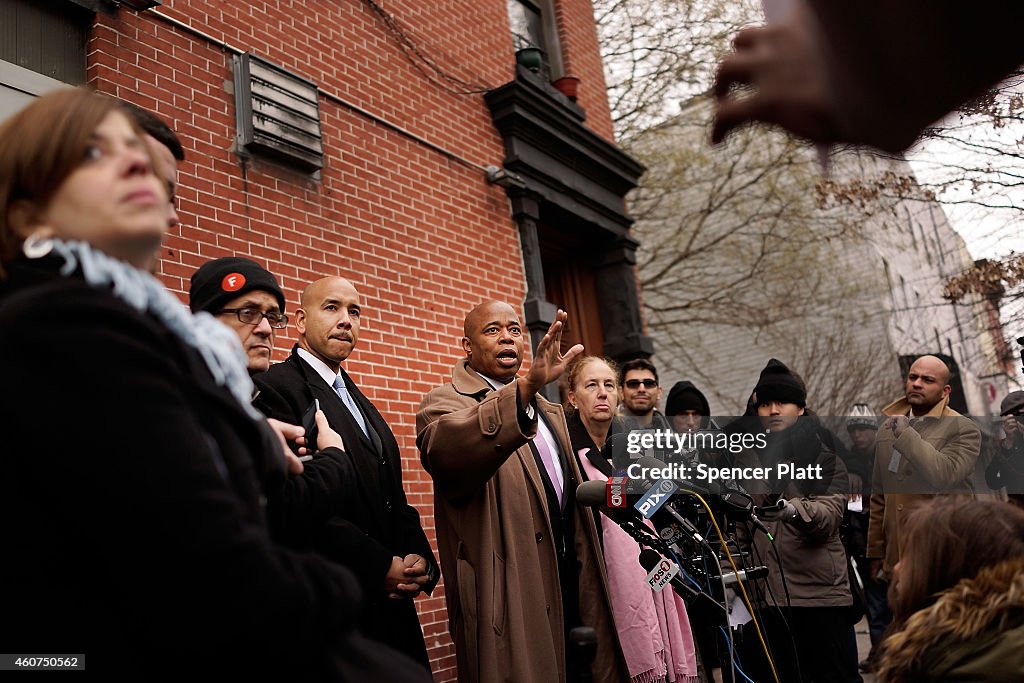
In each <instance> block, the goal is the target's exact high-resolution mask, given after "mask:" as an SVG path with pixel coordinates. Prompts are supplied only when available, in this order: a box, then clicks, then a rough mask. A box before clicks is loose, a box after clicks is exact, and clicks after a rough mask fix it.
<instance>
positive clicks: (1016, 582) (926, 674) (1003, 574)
mask: <svg viewBox="0 0 1024 683" xmlns="http://www.w3.org/2000/svg"><path fill="white" fill-rule="evenodd" d="M911 523H912V524H913V526H914V527H915V530H916V531H917V532H918V533H914V534H912V535H911V537H910V539H909V540H908V542H907V546H906V552H905V553H904V558H903V559H901V561H900V564H899V565H897V568H896V573H895V580H894V582H893V586H892V587H891V588H890V590H889V601H890V606H891V607H892V609H893V613H894V617H895V623H894V627H893V631H892V633H891V635H889V637H888V638H887V639H886V640H885V641H884V644H883V648H884V649H883V651H882V658H881V663H880V665H879V670H878V673H877V677H878V680H879V681H880V682H882V683H912V682H913V683H930V682H932V681H934V682H936V683H938V682H939V681H972V682H975V681H976V682H986V683H1011V682H1013V683H1019V681H1021V680H1024V511H1022V510H1020V509H1019V508H1016V507H1014V506H1012V505H1009V504H1007V503H994V502H987V501H965V500H964V499H962V498H961V499H939V500H937V501H936V502H935V503H932V504H930V505H928V506H927V507H925V508H922V509H921V510H920V511H919V512H916V513H915V514H914V517H913V518H912V521H911Z"/></svg>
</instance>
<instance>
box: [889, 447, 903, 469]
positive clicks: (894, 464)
mask: <svg viewBox="0 0 1024 683" xmlns="http://www.w3.org/2000/svg"><path fill="white" fill-rule="evenodd" d="M902 458H903V456H902V455H901V454H900V452H899V451H897V450H894V451H893V452H892V457H891V458H889V471H890V472H899V471H900V460H901V459H902Z"/></svg>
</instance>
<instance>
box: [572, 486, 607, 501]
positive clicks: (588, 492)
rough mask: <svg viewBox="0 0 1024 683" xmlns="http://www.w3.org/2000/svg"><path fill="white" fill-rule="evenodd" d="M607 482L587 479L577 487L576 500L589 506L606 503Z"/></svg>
mask: <svg viewBox="0 0 1024 683" xmlns="http://www.w3.org/2000/svg"><path fill="white" fill-rule="evenodd" d="M606 489H607V484H606V483H605V482H603V481H596V480H595V481H585V482H583V483H582V484H580V485H579V486H578V487H577V488H576V500H577V501H578V502H579V503H581V504H583V505H586V506H587V507H597V506H601V505H604V504H605V502H606V500H607V495H608V494H607V493H606Z"/></svg>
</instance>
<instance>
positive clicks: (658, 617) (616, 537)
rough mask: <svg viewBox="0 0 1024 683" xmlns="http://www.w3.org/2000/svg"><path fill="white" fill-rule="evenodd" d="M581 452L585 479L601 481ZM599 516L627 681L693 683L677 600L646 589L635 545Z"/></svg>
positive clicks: (691, 653)
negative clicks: (585, 474)
mask: <svg viewBox="0 0 1024 683" xmlns="http://www.w3.org/2000/svg"><path fill="white" fill-rule="evenodd" d="M587 450H588V449H585V448H584V449H581V450H580V453H579V456H580V457H579V461H580V463H582V465H583V469H584V470H585V471H586V473H587V478H588V479H592V480H596V481H607V480H608V477H606V476H605V475H604V474H602V473H601V472H600V471H599V470H598V469H597V468H596V467H594V466H593V465H592V464H591V463H590V461H589V460H588V459H587V457H586V456H585V455H584V454H585V453H586V451H587ZM601 516H602V517H603V519H602V522H601V536H602V540H603V541H604V560H605V565H606V566H607V567H608V589H609V592H610V593H611V600H612V613H613V614H614V615H615V625H616V627H617V629H618V632H619V643H620V644H621V645H622V654H623V655H624V656H625V658H626V666H627V667H628V668H629V676H630V681H631V683H659V682H660V681H667V682H668V683H673V682H677V683H697V681H698V678H697V656H696V652H695V649H694V645H693V634H692V633H691V632H690V622H689V619H688V618H687V616H686V605H685V604H684V603H683V600H682V598H680V597H679V596H678V595H676V592H675V591H674V590H672V587H671V586H668V587H666V588H665V589H664V590H663V591H661V592H660V593H656V592H654V591H653V590H651V587H650V586H649V585H648V584H647V578H646V577H647V571H646V570H645V569H644V568H643V567H641V566H640V563H639V562H638V561H637V557H639V555H640V546H638V545H637V543H636V541H634V540H633V538H632V537H631V536H630V535H629V534H627V533H626V532H625V531H623V530H622V529H620V528H619V525H618V524H616V523H615V522H613V521H612V520H610V519H609V518H607V517H605V516H604V515H603V514H602V515H601ZM647 524H648V526H650V527H651V528H652V529H653V528H654V527H653V525H651V523H650V522H648V523H647Z"/></svg>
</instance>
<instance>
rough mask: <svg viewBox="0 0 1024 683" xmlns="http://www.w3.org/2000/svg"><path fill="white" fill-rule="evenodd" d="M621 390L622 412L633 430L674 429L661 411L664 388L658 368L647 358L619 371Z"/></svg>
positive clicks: (633, 362)
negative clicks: (660, 383)
mask: <svg viewBox="0 0 1024 683" xmlns="http://www.w3.org/2000/svg"><path fill="white" fill-rule="evenodd" d="M619 387H620V389H621V390H622V403H621V404H620V406H621V408H620V409H621V411H622V415H623V417H625V418H627V422H628V423H631V426H633V427H640V428H644V429H647V428H650V429H670V428H671V425H670V424H669V422H668V420H667V419H666V418H665V416H664V415H662V414H661V413H660V412H659V411H658V401H660V400H661V387H660V386H659V385H658V369H657V368H656V367H654V363H652V362H651V361H649V360H647V359H646V358H635V359H633V360H631V361H627V362H625V363H623V364H622V367H621V368H620V369H619Z"/></svg>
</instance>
